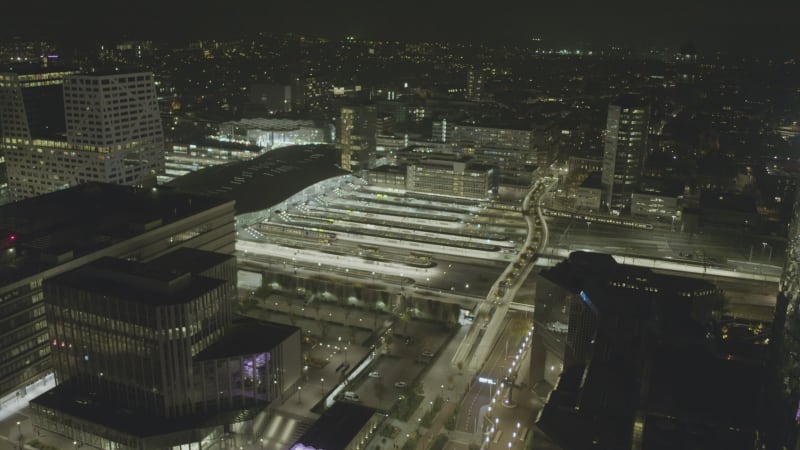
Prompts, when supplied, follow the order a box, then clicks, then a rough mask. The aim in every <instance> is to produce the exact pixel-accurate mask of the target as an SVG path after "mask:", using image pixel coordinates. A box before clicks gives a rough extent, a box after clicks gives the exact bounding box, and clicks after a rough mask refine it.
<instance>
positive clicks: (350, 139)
mask: <svg viewBox="0 0 800 450" xmlns="http://www.w3.org/2000/svg"><path fill="white" fill-rule="evenodd" d="M376 129H377V111H376V108H375V106H372V105H365V106H343V107H342V109H341V113H340V116H339V136H338V144H339V149H340V151H341V152H342V169H345V170H349V171H352V172H356V171H358V170H361V169H367V168H369V163H370V159H372V158H374V156H375V155H374V153H375V132H376Z"/></svg>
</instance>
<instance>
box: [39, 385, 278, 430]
mask: <svg viewBox="0 0 800 450" xmlns="http://www.w3.org/2000/svg"><path fill="white" fill-rule="evenodd" d="M31 405H32V406H33V407H34V408H36V407H44V408H48V409H51V410H54V411H55V412H56V414H63V415H68V416H72V417H76V418H79V419H82V420H86V421H91V422H94V423H97V424H99V425H101V426H104V427H107V428H111V429H113V430H116V431H119V432H123V433H127V434H130V435H133V436H137V437H148V436H158V435H161V434H166V433H171V432H178V431H182V430H190V429H196V428H199V427H202V426H206V425H219V424H221V423H224V421H226V418H224V417H222V415H217V416H214V415H208V414H203V415H198V416H184V417H179V418H172V419H169V418H164V417H159V416H155V415H153V414H148V413H144V412H140V411H133V410H130V409H127V408H123V407H121V406H120V405H119V404H116V403H114V402H109V401H104V400H103V399H102V398H99V397H96V396H87V395H86V393H85V392H83V391H81V390H80V389H79V388H76V387H74V386H72V385H70V384H69V383H61V384H59V385H58V386H56V387H55V388H53V389H51V390H49V391H47V392H45V393H44V394H42V395H40V396H38V397H36V398H35V399H33V400H32V401H31ZM259 409H263V405H261V406H260V407H259Z"/></svg>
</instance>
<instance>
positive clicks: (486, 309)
mask: <svg viewBox="0 0 800 450" xmlns="http://www.w3.org/2000/svg"><path fill="white" fill-rule="evenodd" d="M550 187H551V184H548V183H546V182H542V181H538V182H537V183H536V184H534V186H533V188H531V190H530V191H529V192H528V194H527V195H526V196H525V199H524V201H523V203H522V211H523V215H524V217H525V222H526V223H527V225H528V235H527V237H526V238H525V243H524V245H523V248H522V250H521V251H520V253H519V255H518V256H517V258H516V260H515V261H512V263H511V264H509V266H508V267H507V268H506V269H505V270H504V271H503V273H502V274H501V275H500V278H498V279H497V281H496V282H495V284H494V285H493V286H492V288H491V289H490V290H489V295H488V296H487V298H486V301H484V302H482V303H480V304H479V305H478V309H477V311H476V314H475V320H474V321H473V325H472V327H471V328H470V330H469V332H467V335H466V336H465V337H464V340H463V341H462V342H461V344H460V345H459V347H458V349H457V350H456V352H455V354H454V356H453V359H452V363H453V365H456V366H458V365H460V364H463V363H464V362H465V361H467V360H468V358H469V363H468V367H469V368H470V369H471V370H478V369H479V368H480V367H481V366H482V365H483V363H484V361H486V357H487V355H488V353H489V352H490V351H491V349H492V347H493V346H494V341H495V339H496V338H497V334H498V332H499V331H500V330H501V329H502V326H501V324H502V322H503V321H504V320H505V318H506V314H507V313H508V310H509V309H512V308H513V309H519V310H530V311H532V310H533V307H532V306H531V305H523V304H521V303H513V299H514V297H515V296H516V293H517V291H518V290H519V288H520V286H521V285H522V283H523V282H524V281H525V280H526V279H527V277H528V275H530V272H531V271H532V270H533V267H534V264H533V262H534V261H535V260H536V258H537V255H538V253H539V252H540V251H541V249H542V248H543V247H544V245H545V243H546V242H547V239H548V237H549V236H548V230H547V224H546V223H545V222H544V220H543V217H542V208H541V201H542V199H543V198H544V194H545V193H546V192H547V191H548V190H549V189H550ZM532 201H535V202H536V205H537V208H536V216H531V214H530V209H531V207H530V205H531V202H532ZM537 222H538V223H539V224H541V226H542V233H541V236H540V238H537V237H536V226H537ZM534 247H535V250H534ZM514 262H519V263H522V264H524V268H523V269H522V270H521V271H520V273H519V274H518V275H515V274H514ZM509 281H510V283H509ZM479 337H480V341H479V342H476V341H478V338H479ZM470 354H472V357H471V358H470Z"/></svg>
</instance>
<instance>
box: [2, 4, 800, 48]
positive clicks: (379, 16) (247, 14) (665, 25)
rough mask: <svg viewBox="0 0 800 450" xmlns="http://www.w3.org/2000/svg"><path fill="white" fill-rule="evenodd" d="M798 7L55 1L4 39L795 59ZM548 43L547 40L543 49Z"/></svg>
mask: <svg viewBox="0 0 800 450" xmlns="http://www.w3.org/2000/svg"><path fill="white" fill-rule="evenodd" d="M798 15H800V5H798V4H796V3H790V2H783V3H781V2H772V3H768V4H766V5H759V7H758V8H753V7H752V6H748V5H747V4H746V3H745V2H738V3H734V4H730V3H727V2H719V1H715V2H705V3H703V4H698V3H697V2H691V1H689V0H680V1H674V2H670V3H669V4H664V5H658V6H655V5H650V4H646V3H642V2H633V1H629V0H618V1H616V2H613V3H608V2H603V4H602V5H601V4H599V3H597V2H590V1H578V2H572V3H549V4H544V5H522V6H521V5H513V4H503V3H500V4H499V5H495V7H494V8H493V9H491V10H486V9H485V8H477V7H470V6H469V5H464V4H457V3H454V2H448V3H437V4H436V5H422V4H414V3H412V4H410V5H405V4H398V5H396V6H394V5H393V6H387V7H385V8H384V9H380V8H375V7H374V6H373V7H369V6H368V5H366V4H363V5H359V4H356V3H353V2H350V3H345V4H336V5H331V4H329V3H327V2H322V1H311V2H303V3H302V4H301V5H292V4H280V5H274V4H260V5H259V4H255V5H254V4H248V3H247V2H234V3H226V5H225V6H224V7H223V6H220V5H216V4H213V3H211V2H199V3H193V4H192V5H191V6H189V5H185V4H182V3H178V4H160V3H158V2H154V1H146V2H137V3H136V4H135V5H127V6H126V5H122V4H115V5H111V6H109V5H103V4H100V3H99V2H98V3H97V4H95V3H94V2H84V7H83V8H78V9H76V8H74V7H72V6H66V5H64V4H60V3H57V2H45V4H44V5H40V4H37V6H36V9H35V10H33V9H32V7H29V6H24V5H19V4H17V5H15V6H14V8H12V9H11V11H10V13H9V14H5V15H4V17H3V18H0V26H2V29H3V30H4V31H0V33H2V34H3V35H4V37H5V38H10V37H13V36H21V37H23V38H31V37H48V38H51V39H53V40H55V41H60V42H63V43H68V44H69V45H75V46H84V45H87V44H89V43H92V42H100V41H102V40H113V39H124V38H131V39H157V40H166V41H181V40H186V39H202V38H217V39H223V38H231V37H235V36H237V35H241V34H244V33H247V32H298V33H307V34H310V35H320V36H326V37H331V38H343V37H345V36H354V37H356V38H361V39H388V40H403V41H425V40H445V41H465V42H484V43H509V42H526V41H530V40H531V39H542V42H543V43H544V44H549V45H614V44H616V45H625V46H634V47H640V46H673V47H677V46H679V45H681V44H684V43H688V42H691V43H693V44H695V45H696V46H697V47H698V48H700V49H701V50H704V51H716V50H719V51H726V52H731V53H743V54H754V53H761V54H778V53H786V54H796V53H797V48H798V44H800V37H798V36H797V33H793V32H792V30H793V27H794V22H793V19H792V18H793V17H796V16H798ZM537 42H540V41H537Z"/></svg>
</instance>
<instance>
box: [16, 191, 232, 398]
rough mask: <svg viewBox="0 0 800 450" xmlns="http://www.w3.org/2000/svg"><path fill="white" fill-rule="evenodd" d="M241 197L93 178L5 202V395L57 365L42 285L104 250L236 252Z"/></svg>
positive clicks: (140, 256)
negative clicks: (237, 209) (224, 197)
mask: <svg viewBox="0 0 800 450" xmlns="http://www.w3.org/2000/svg"><path fill="white" fill-rule="evenodd" d="M234 214H235V211H234V202H233V201H226V200H217V199H211V198H209V197H205V196H201V195H192V194H184V193H177V192H175V191H173V190H171V189H166V188H154V189H137V188H132V187H127V186H119V185H112V184H101V183H87V184H84V185H80V186H77V187H74V188H70V189H67V190H63V191H57V192H53V193H50V194H47V195H42V196H39V197H36V198H31V199H27V200H23V201H20V202H16V203H12V204H8V205H5V206H2V207H0V235H2V236H3V237H4V238H3V240H2V251H0V299H2V304H0V330H2V331H3V333H4V336H5V337H4V338H3V341H2V351H0V395H2V396H5V395H7V394H10V393H13V392H14V391H16V392H17V393H18V394H19V395H23V396H24V395H25V394H26V390H27V386H28V385H29V384H32V383H36V382H38V380H40V379H41V378H42V377H45V376H47V375H48V374H49V373H51V372H52V370H53V369H52V365H51V361H50V354H51V350H52V345H51V340H50V339H49V338H48V326H47V322H46V320H45V307H44V303H43V302H42V301H43V297H44V294H43V292H42V284H43V282H44V281H46V280H48V279H50V278H52V277H55V276H58V275H60V274H62V273H65V272H68V271H70V270H73V269H76V268H78V267H80V266H83V265H85V264H87V263H90V262H92V261H94V260H97V259H100V258H103V257H107V256H110V257H118V258H123V259H128V260H135V261H148V260H151V259H154V258H157V257H159V256H162V255H164V254H165V253H167V252H170V251H172V250H175V249H177V248H181V247H192V248H198V249H203V250H209V251H215V252H220V253H226V254H232V253H233V249H234V242H235V232H234V225H233V224H234Z"/></svg>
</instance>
